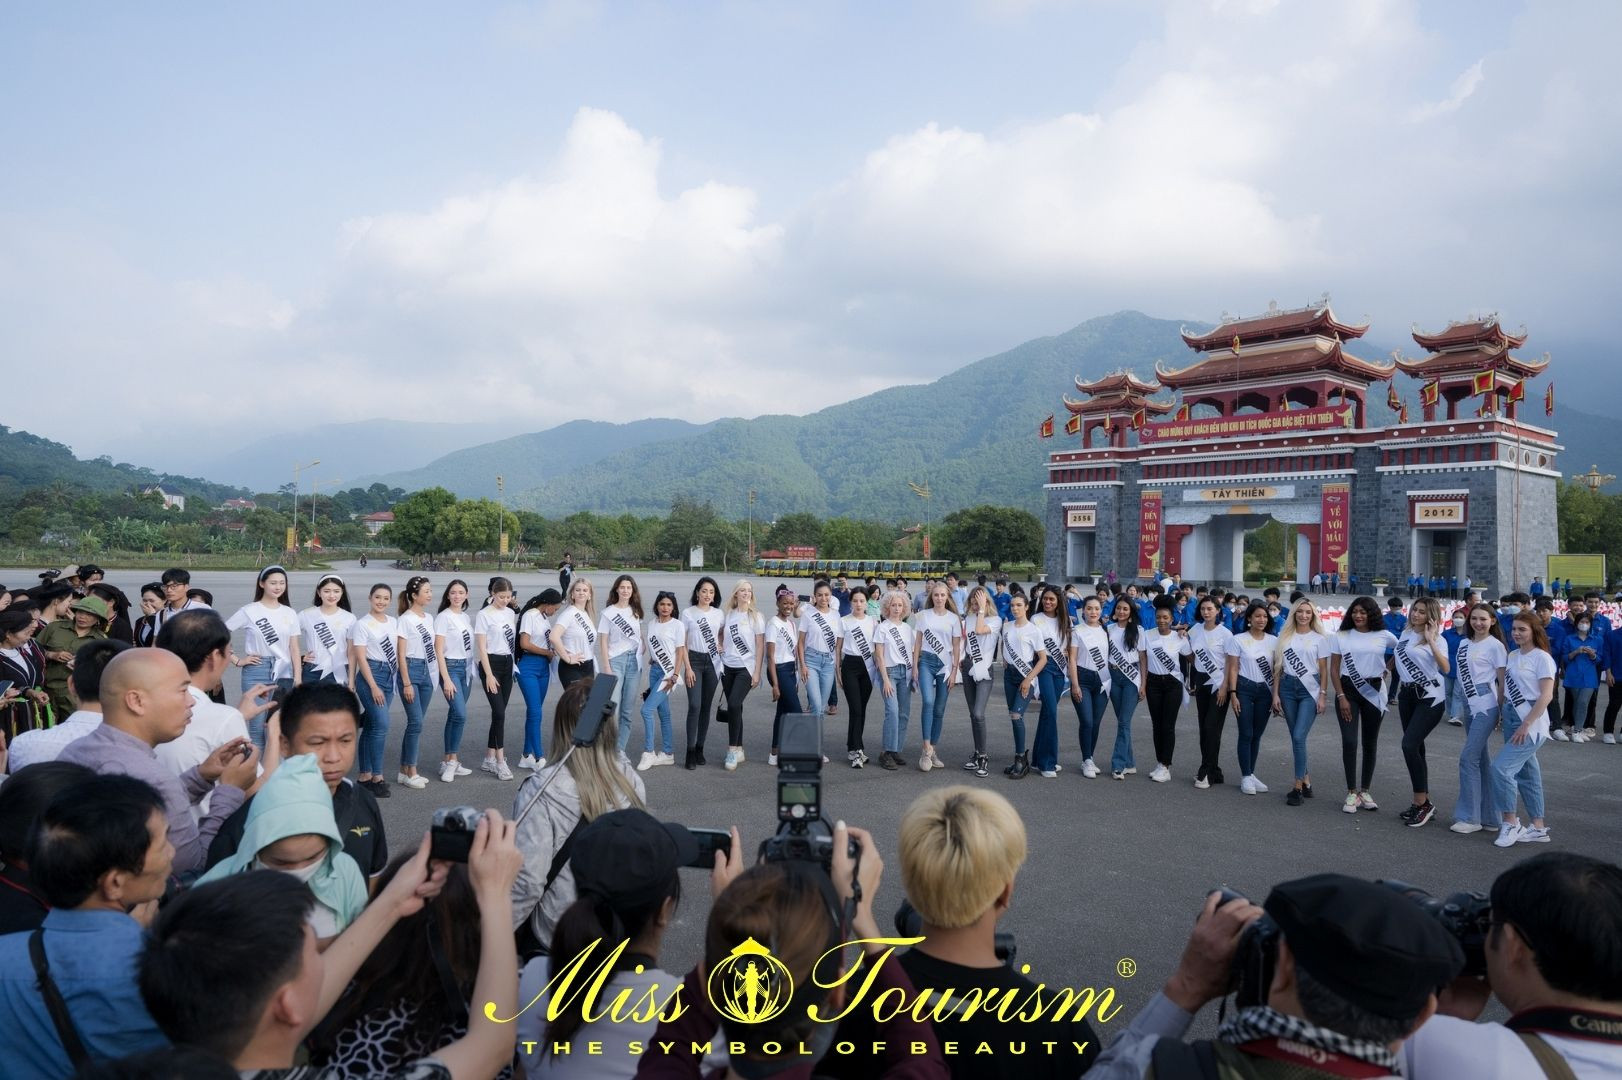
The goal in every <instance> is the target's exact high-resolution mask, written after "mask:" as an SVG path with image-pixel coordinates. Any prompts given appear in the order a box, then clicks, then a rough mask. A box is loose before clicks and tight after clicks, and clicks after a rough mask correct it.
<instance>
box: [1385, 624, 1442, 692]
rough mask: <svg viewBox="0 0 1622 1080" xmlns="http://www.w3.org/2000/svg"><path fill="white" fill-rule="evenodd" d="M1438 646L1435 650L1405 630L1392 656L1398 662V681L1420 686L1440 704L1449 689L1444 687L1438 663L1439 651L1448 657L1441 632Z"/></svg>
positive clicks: (1410, 631) (1437, 638)
mask: <svg viewBox="0 0 1622 1080" xmlns="http://www.w3.org/2000/svg"><path fill="white" fill-rule="evenodd" d="M1436 645H1437V648H1436V649H1433V648H1431V647H1430V645H1428V644H1426V643H1425V642H1424V641H1422V640H1420V637H1419V635H1418V634H1417V633H1415V632H1414V631H1412V630H1404V631H1403V632H1402V636H1401V637H1399V638H1398V639H1397V647H1396V650H1395V651H1394V652H1393V653H1392V655H1393V657H1394V658H1395V660H1396V668H1397V680H1398V681H1399V682H1401V683H1403V684H1405V685H1406V684H1409V683H1413V684H1415V685H1417V686H1419V687H1420V689H1421V690H1422V691H1423V692H1424V695H1425V697H1427V698H1429V699H1430V700H1432V701H1438V702H1439V701H1442V700H1443V699H1445V698H1446V696H1447V689H1446V688H1445V687H1444V686H1443V685H1442V670H1441V668H1440V667H1438V666H1437V663H1436V653H1437V650H1438V649H1439V650H1440V651H1441V653H1442V655H1443V656H1446V655H1447V643H1446V642H1445V641H1443V640H1442V635H1441V633H1440V631H1438V632H1437V635H1436Z"/></svg>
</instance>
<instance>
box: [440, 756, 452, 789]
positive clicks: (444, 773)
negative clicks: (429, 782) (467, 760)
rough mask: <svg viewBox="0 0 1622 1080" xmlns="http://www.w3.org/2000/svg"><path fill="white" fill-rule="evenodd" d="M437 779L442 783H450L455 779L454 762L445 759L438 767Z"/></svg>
mask: <svg viewBox="0 0 1622 1080" xmlns="http://www.w3.org/2000/svg"><path fill="white" fill-rule="evenodd" d="M439 779H440V781H441V782H442V783H446V784H449V783H452V782H453V781H455V779H456V762H454V761H447V762H445V763H443V764H442V765H440V767H439Z"/></svg>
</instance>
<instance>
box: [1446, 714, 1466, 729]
mask: <svg viewBox="0 0 1622 1080" xmlns="http://www.w3.org/2000/svg"><path fill="white" fill-rule="evenodd" d="M1447 722H1448V723H1450V724H1452V725H1453V726H1454V727H1463V726H1464V721H1463V720H1460V719H1459V718H1458V717H1457V716H1450V717H1448V718H1447Z"/></svg>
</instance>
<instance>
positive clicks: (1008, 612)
mask: <svg viewBox="0 0 1622 1080" xmlns="http://www.w3.org/2000/svg"><path fill="white" fill-rule="evenodd" d="M1013 599H1014V598H1013V594H1012V593H1010V592H1009V591H1008V579H1007V578H998V579H997V591H996V592H995V593H994V594H993V595H992V597H991V603H992V605H993V606H995V607H996V609H997V617H998V618H999V619H1001V620H1003V622H1007V621H1008V620H1009V619H1011V618H1013V617H1014V611H1013Z"/></svg>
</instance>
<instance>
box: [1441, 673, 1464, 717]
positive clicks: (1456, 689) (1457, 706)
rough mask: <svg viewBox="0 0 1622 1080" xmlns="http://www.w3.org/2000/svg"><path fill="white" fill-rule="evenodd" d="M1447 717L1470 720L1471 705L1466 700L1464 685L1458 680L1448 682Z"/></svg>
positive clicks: (1452, 679)
mask: <svg viewBox="0 0 1622 1080" xmlns="http://www.w3.org/2000/svg"><path fill="white" fill-rule="evenodd" d="M1446 711H1447V715H1448V716H1457V717H1458V718H1460V719H1461V720H1468V719H1470V703H1469V702H1468V701H1466V700H1465V699H1464V684H1463V683H1461V682H1460V681H1459V680H1458V679H1456V678H1449V679H1448V680H1447V710H1446Z"/></svg>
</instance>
